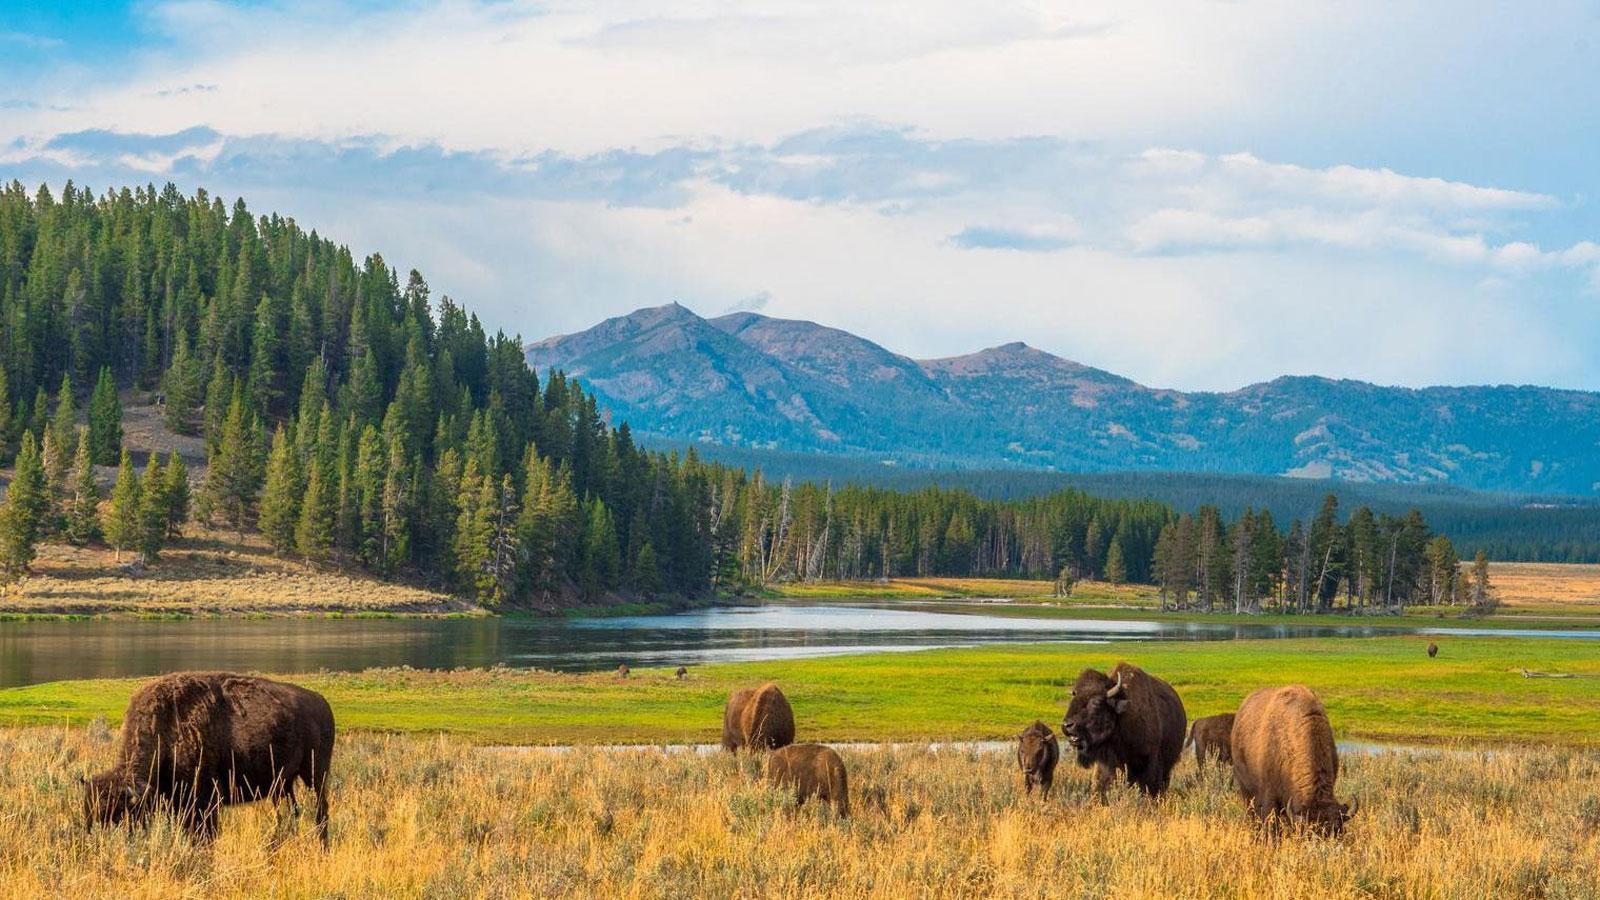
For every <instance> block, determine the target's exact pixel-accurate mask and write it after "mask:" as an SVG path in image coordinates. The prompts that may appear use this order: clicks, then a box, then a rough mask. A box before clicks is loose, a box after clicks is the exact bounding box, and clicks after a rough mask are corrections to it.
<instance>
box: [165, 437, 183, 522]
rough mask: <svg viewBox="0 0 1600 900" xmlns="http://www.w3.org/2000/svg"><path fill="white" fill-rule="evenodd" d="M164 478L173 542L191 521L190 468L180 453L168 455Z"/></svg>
mask: <svg viewBox="0 0 1600 900" xmlns="http://www.w3.org/2000/svg"><path fill="white" fill-rule="evenodd" d="M163 477H164V479H165V485H164V490H165V492H166V497H167V539H168V540H171V539H173V538H176V537H178V536H180V535H182V534H183V526H184V525H185V524H187V523H188V521H189V467H188V466H185V465H184V464H183V460H182V459H180V458H179V457H178V451H176V450H174V451H172V452H171V453H170V454H168V455H167V465H166V468H165V469H164V470H163Z"/></svg>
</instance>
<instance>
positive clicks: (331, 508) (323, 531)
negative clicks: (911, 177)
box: [294, 459, 336, 562]
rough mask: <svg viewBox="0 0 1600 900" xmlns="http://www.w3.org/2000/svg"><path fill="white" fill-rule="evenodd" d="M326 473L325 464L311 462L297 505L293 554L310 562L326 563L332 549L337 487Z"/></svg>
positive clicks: (323, 461)
mask: <svg viewBox="0 0 1600 900" xmlns="http://www.w3.org/2000/svg"><path fill="white" fill-rule="evenodd" d="M328 471H329V464H328V462H326V461H325V460H318V459H313V460H312V462H311V471H310V472H309V473H308V474H307V475H306V491H305V496H303V497H302V498H301V502H300V519H299V521H298V522H296V523H295V529H294V549H295V552H297V553H299V554H300V555H301V556H302V557H304V558H305V559H306V560H308V561H310V562H322V561H323V560H326V559H327V558H328V553H329V551H330V550H331V549H332V548H333V537H334V516H335V513H336V505H335V499H336V498H335V491H336V487H335V485H334V484H333V483H332V481H331V479H330V478H329V475H328Z"/></svg>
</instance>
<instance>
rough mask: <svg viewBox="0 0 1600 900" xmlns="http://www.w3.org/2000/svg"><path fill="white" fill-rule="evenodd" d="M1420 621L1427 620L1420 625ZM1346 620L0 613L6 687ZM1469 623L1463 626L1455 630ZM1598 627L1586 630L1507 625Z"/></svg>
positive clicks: (1183, 634)
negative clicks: (8, 617)
mask: <svg viewBox="0 0 1600 900" xmlns="http://www.w3.org/2000/svg"><path fill="white" fill-rule="evenodd" d="M1416 630H1417V631H1422V632H1427V631H1429V629H1416ZM1386 633H1396V632H1395V630H1394V629H1379V628H1368V627H1359V626H1350V625H1333V624H1317V623H1316V622H1315V621H1314V620H1308V622H1307V624H1304V625H1298V624H1297V625H1269V624H1245V625H1233V624H1223V623H1212V622H1165V621H1163V622H1150V621H1133V620H1101V619H1068V618H1045V617H1037V616H1021V615H1007V614H1006V610H1005V609H1004V606H1003V605H1002V604H958V603H949V604H935V603H929V604H906V603H903V602H902V603H894V604H881V605H875V604H872V603H871V602H866V601H864V602H862V603H861V604H859V605H848V606H846V605H826V606H821V605H804V604H798V603H772V604H766V605H762V606H754V607H721V608H714V609H707V610H699V611H695V612H687V613H677V614H670V615H650V616H624V617H617V618H605V619H568V620H555V619H526V618H512V617H506V618H485V619H191V620H142V619H105V620H94V621H37V622H4V623H0V686H3V687H13V686H17V685H25V684H36V683H40V682H46V681H59V680H63V679H72V678H105V677H123V676H146V675H155V674H160V673H163V672H171V671H177V670H183V669H236V670H258V671H267V672H286V673H287V672H314V671H317V670H320V669H329V670H342V671H359V670H361V669H367V668H373V667H382V666H402V665H404V666H412V667H414V668H430V669H449V668H455V667H458V666H467V667H482V666H492V665H497V664H499V665H507V666H513V667H522V668H541V669H555V670H561V671H594V670H603V669H611V668H615V667H616V666H617V665H618V664H619V663H624V662H625V663H627V664H628V665H630V666H652V665H656V666H668V665H670V666H676V665H680V664H682V665H694V664H697V663H707V662H727V661H738V660H761V659H793V658H799V657H812V656H830V655H835V654H841V653H855V652H862V651H906V650H921V649H927V648H930V647H970V646H978V645H982V644H997V643H1020V642H1027V643H1039V642H1066V643H1105V642H1111V641H1140V640H1237V639H1245V638H1289V637H1353V636H1365V635H1373V634H1386ZM1452 633H1463V632H1452ZM1481 633H1488V634H1534V635H1541V636H1549V637H1557V636H1561V637H1586V638H1600V631H1594V632H1537V631H1535V632H1506V631H1483V632H1481Z"/></svg>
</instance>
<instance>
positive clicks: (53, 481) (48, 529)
mask: <svg viewBox="0 0 1600 900" xmlns="http://www.w3.org/2000/svg"><path fill="white" fill-rule="evenodd" d="M75 435H76V432H74V436H75ZM72 447H73V443H72V441H71V439H70V438H69V439H68V441H67V443H60V442H58V441H57V440H56V431H55V429H54V428H51V429H49V430H47V431H46V432H45V434H44V447H43V457H42V458H43V462H44V485H45V497H46V498H47V500H48V503H47V504H46V506H45V514H44V519H43V520H42V521H41V522H40V523H39V527H40V528H41V529H43V531H42V532H41V533H43V534H45V535H52V534H56V533H57V532H59V531H61V530H62V529H63V528H65V527H66V521H67V503H66V501H67V494H68V490H69V485H68V484H67V477H68V475H69V474H70V472H71V470H72Z"/></svg>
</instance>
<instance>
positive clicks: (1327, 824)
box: [1233, 684, 1355, 836]
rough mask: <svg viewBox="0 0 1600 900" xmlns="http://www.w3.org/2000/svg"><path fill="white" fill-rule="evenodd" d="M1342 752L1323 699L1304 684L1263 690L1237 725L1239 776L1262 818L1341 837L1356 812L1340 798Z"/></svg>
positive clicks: (1236, 771) (1253, 808)
mask: <svg viewBox="0 0 1600 900" xmlns="http://www.w3.org/2000/svg"><path fill="white" fill-rule="evenodd" d="M1338 777H1339V752H1338V749H1337V748H1336V747H1335V746H1334V743H1333V727H1332V726H1331V725H1329V724H1328V714H1327V712H1326V711H1325V710H1324V709H1323V708H1322V701H1321V700H1318V699H1317V695H1316V694H1314V693H1312V692H1311V689H1310V688H1307V687H1304V686H1302V685H1298V684H1295V685H1289V686H1288V687H1277V688H1262V689H1261V690H1259V691H1256V692H1255V693H1253V694H1251V695H1250V696H1249V697H1246V698H1245V701H1244V704H1243V705H1241V706H1240V707H1239V712H1238V715H1237V716H1236V717H1235V719H1234V723H1233V780H1234V782H1235V783H1236V784H1238V786H1239V794H1240V796H1241V797H1243V798H1244V799H1245V801H1246V802H1247V803H1249V804H1250V811H1251V812H1252V813H1254V814H1255V817H1256V818H1257V819H1258V820H1260V821H1266V822H1270V821H1274V820H1275V819H1276V818H1277V817H1280V816H1282V817H1286V818H1288V819H1289V820H1290V821H1293V822H1296V823H1299V824H1301V825H1303V826H1305V827H1307V828H1309V829H1311V830H1314V831H1318V832H1321V833H1323V834H1326V835H1330V836H1331V835H1337V834H1339V832H1340V831H1342V830H1343V829H1344V824H1345V822H1347V821H1348V820H1349V819H1350V816H1351V815H1353V814H1354V813H1355V809H1353V808H1352V807H1351V806H1350V805H1349V804H1345V803H1340V802H1338V801H1337V800H1335V799H1334V796H1333V785H1334V781H1335V780H1336V779H1337V778H1338Z"/></svg>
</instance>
